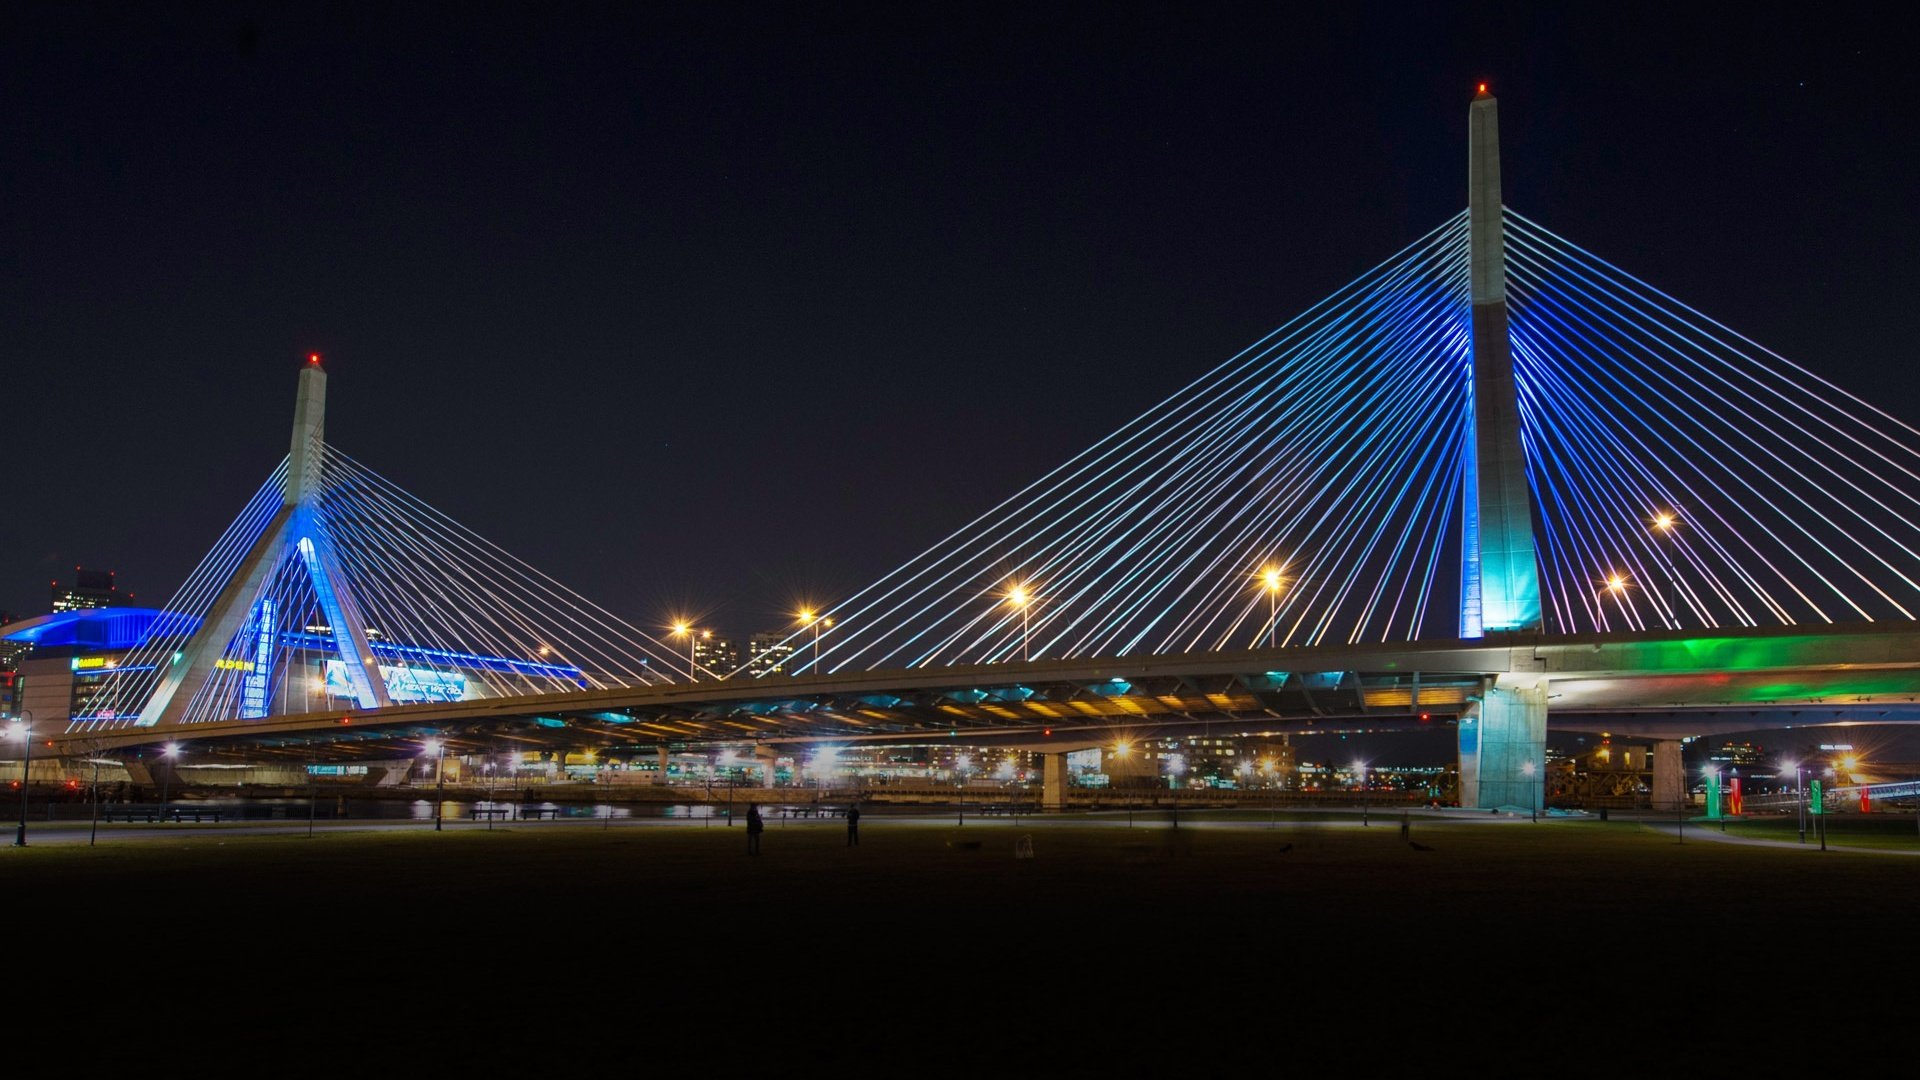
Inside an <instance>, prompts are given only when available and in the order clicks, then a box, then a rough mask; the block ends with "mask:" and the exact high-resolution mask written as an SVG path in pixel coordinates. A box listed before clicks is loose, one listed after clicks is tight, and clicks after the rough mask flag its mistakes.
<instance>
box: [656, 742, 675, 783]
mask: <svg viewBox="0 0 1920 1080" xmlns="http://www.w3.org/2000/svg"><path fill="white" fill-rule="evenodd" d="M672 762H673V755H672V754H670V753H668V752H667V748H666V747H664V746H663V747H661V748H660V779H658V780H655V781H654V783H656V784H659V785H660V786H661V787H666V786H667V766H668V765H670V764H672Z"/></svg>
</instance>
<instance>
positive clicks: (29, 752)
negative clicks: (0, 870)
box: [13, 709, 33, 847]
mask: <svg viewBox="0 0 1920 1080" xmlns="http://www.w3.org/2000/svg"><path fill="white" fill-rule="evenodd" d="M18 723H19V724H20V741H21V742H22V743H24V744H25V745H26V748H27V749H26V753H25V754H24V755H23V756H22V759H21V762H20V829H19V831H17V832H15V833H14V834H13V846H14V847H26V846H27V781H28V780H30V779H31V778H32V776H33V711H32V710H31V709H21V710H20V719H19V721H18Z"/></svg>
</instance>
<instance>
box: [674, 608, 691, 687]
mask: <svg viewBox="0 0 1920 1080" xmlns="http://www.w3.org/2000/svg"><path fill="white" fill-rule="evenodd" d="M673 636H674V637H684V638H686V639H687V681H688V682H692V681H693V680H694V679H695V678H696V676H695V674H694V666H693V645H694V635H693V627H691V626H688V625H687V624H686V623H683V622H679V623H674V624H673Z"/></svg>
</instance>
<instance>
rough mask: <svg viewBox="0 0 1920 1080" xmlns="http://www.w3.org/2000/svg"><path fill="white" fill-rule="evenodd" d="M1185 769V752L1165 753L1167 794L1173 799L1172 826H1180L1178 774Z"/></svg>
mask: <svg viewBox="0 0 1920 1080" xmlns="http://www.w3.org/2000/svg"><path fill="white" fill-rule="evenodd" d="M1186 771H1187V758H1186V755H1185V754H1168V755H1167V794H1168V795H1170V796H1171V797H1172V799H1173V827H1174V828H1176V829H1177V828H1179V827H1180V774H1181V773H1183V772H1186Z"/></svg>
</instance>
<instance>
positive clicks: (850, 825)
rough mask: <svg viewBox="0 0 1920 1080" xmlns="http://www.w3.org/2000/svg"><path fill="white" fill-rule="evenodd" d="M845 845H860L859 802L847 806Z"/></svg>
mask: <svg viewBox="0 0 1920 1080" xmlns="http://www.w3.org/2000/svg"><path fill="white" fill-rule="evenodd" d="M847 846H848V847H859V846H860V804H859V803H854V804H853V805H851V806H849V807H847Z"/></svg>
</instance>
